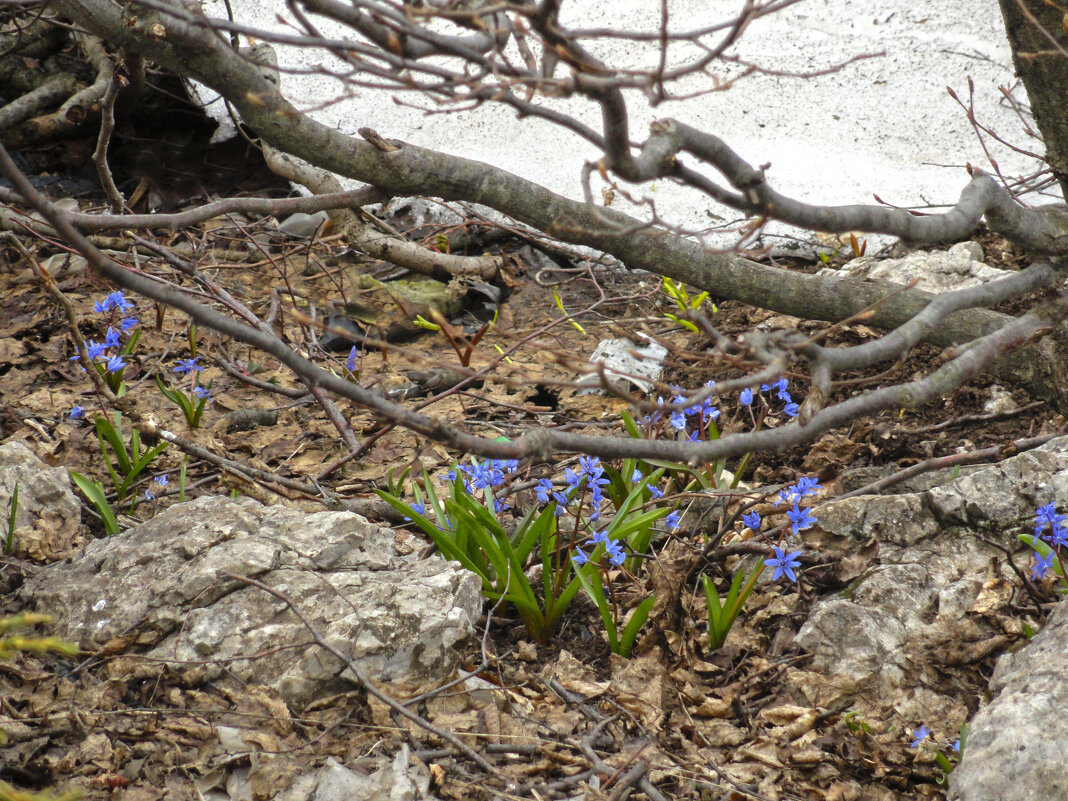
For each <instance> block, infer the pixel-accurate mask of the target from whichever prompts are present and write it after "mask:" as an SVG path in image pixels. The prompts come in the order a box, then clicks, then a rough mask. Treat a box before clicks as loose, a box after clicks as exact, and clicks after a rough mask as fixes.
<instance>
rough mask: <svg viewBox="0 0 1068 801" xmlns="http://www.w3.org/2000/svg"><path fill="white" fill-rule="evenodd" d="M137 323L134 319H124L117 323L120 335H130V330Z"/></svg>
mask: <svg viewBox="0 0 1068 801" xmlns="http://www.w3.org/2000/svg"><path fill="white" fill-rule="evenodd" d="M137 323H138V319H137V318H136V317H126V318H124V319H123V321H122V322H121V323H119V328H121V329H122V333H124V334H128V333H130V329H131V328H133V327H134V326H135V325H137Z"/></svg>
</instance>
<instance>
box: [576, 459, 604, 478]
mask: <svg viewBox="0 0 1068 801" xmlns="http://www.w3.org/2000/svg"><path fill="white" fill-rule="evenodd" d="M579 469H580V470H581V471H582V473H583V474H584V475H586V476H588V477H589V478H594V479H596V478H600V476H601V473H603V472H604V468H603V467H601V460H600V459H598V458H597V457H596V456H580V457H579Z"/></svg>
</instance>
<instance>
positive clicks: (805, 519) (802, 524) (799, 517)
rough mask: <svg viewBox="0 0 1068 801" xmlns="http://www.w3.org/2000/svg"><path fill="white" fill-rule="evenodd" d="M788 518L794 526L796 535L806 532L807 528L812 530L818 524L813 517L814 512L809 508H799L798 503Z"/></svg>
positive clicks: (795, 503) (788, 513)
mask: <svg viewBox="0 0 1068 801" xmlns="http://www.w3.org/2000/svg"><path fill="white" fill-rule="evenodd" d="M786 516H787V517H788V518H790V522H791V523H793V524H794V534H797V532H799V531H804V530H805V529H806V528H812V527H813V526H814V525H816V522H817V521H816V518H815V517H813V515H812V510H811V509H809V508H808V507H807V506H806V507H805V508H804V509H801V508H798V505H797V502H796V501H795V502H794V508H793V509H791V510H790V511H789V512H787V513H786Z"/></svg>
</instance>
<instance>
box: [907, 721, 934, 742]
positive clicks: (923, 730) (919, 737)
mask: <svg viewBox="0 0 1068 801" xmlns="http://www.w3.org/2000/svg"><path fill="white" fill-rule="evenodd" d="M930 733H931V730H930V729H928V728H927V727H926V726H924V725H923V724H922V723H921V724H920V728H918V729H916V730H915V731H914V732H913V733H912V742H911V743H909V748H919V747H920V743H922V742H923V741H924V740H926V739H927V736H928V735H929V734H930Z"/></svg>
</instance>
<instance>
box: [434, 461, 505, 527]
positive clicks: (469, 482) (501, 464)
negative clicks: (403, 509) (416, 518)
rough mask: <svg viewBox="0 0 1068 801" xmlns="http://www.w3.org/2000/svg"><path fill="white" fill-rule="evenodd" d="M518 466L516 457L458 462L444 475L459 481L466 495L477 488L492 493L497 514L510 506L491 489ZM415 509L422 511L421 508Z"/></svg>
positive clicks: (497, 485) (503, 481)
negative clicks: (467, 462) (469, 462)
mask: <svg viewBox="0 0 1068 801" xmlns="http://www.w3.org/2000/svg"><path fill="white" fill-rule="evenodd" d="M518 467H519V462H518V460H516V459H487V460H486V461H484V462H478V461H476V462H472V463H471V464H463V463H460V464H458V465H456V469H455V470H449V471H448V472H447V473H445V475H444V477H445V480H446V481H459V482H461V483H462V484H463V488H464V489H465V490H466V491H467V494H468V495H474V494H475V492H476V491H477V490H485V491H486V492H489V493H491V494H493V511H495V512H497V513H498V514H499V513H501V512H503V511H504V510H505V509H510V508H511V507H510V506H509V505H508V503H507V502H505V500H504V498H498V497H497V495H496V493H494V492H493V489H494V488H495V487H500V486H502V485H503V484H504V483H505V482H506V481H507V480H508V477H509V476H510V475H511V474H513V473H515V471H516V469H517V468H518ZM416 511H417V512H420V513H422V511H423V510H422V509H416Z"/></svg>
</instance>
